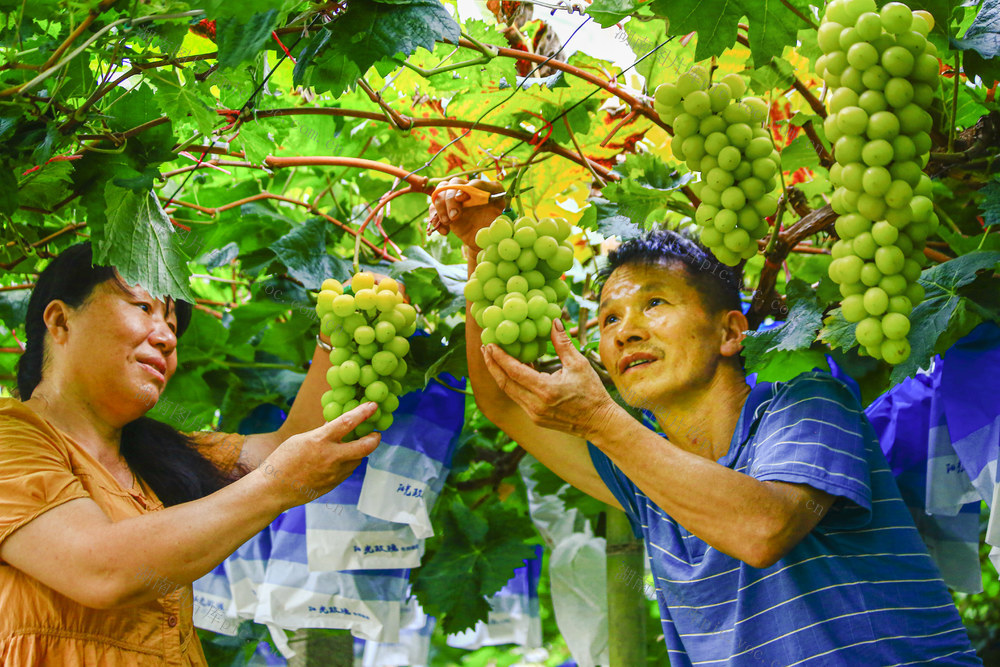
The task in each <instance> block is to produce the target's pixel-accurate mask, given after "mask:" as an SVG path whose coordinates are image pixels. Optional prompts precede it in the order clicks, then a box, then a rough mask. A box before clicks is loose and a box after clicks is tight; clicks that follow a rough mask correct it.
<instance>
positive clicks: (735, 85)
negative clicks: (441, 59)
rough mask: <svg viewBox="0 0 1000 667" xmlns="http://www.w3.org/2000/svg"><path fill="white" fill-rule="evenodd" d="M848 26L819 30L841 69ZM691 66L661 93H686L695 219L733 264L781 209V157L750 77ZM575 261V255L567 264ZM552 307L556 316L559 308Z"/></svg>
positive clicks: (681, 131) (685, 132)
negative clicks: (713, 80) (716, 74)
mask: <svg viewBox="0 0 1000 667" xmlns="http://www.w3.org/2000/svg"><path fill="white" fill-rule="evenodd" d="M842 29H843V27H840V28H837V29H836V30H834V29H833V28H825V29H824V31H823V35H822V36H821V38H820V39H821V40H822V44H823V48H824V50H825V51H827V55H825V56H823V57H824V58H825V61H824V63H825V65H824V66H825V67H827V68H832V69H833V70H838V71H840V70H842V69H843V68H844V67H846V66H847V65H848V63H847V60H846V55H845V53H844V52H843V51H841V50H839V49H840V48H841V47H840V31H841V30H842ZM860 51H861V52H864V51H865V49H863V48H862V49H860ZM836 54H839V55H836ZM861 55H862V56H864V55H865V54H864V53H862V54H861ZM867 55H868V56H870V57H873V64H874V62H877V60H878V53H877V52H875V53H871V52H868V53H867ZM838 58H839V60H842V61H843V63H842V64H841V63H839V62H838ZM692 72H693V73H688V74H685V75H683V76H682V77H681V79H680V80H679V82H678V84H675V85H672V87H671V88H667V89H665V90H664V93H663V95H664V99H665V100H668V101H672V99H673V98H672V94H673V90H674V89H675V88H676V90H677V91H678V92H679V93H680V95H681V103H680V104H681V108H682V109H683V112H682V113H680V114H678V115H676V116H675V118H674V121H673V130H674V140H673V151H674V154H675V156H677V157H678V158H679V159H683V160H687V162H688V165H689V167H690V168H691V170H692V171H700V172H701V173H702V178H701V180H700V181H697V182H695V183H694V184H692V187H693V189H694V191H695V193H696V194H697V195H698V197H699V198H700V199H701V203H700V205H699V207H698V209H697V210H696V211H695V223H696V224H697V225H698V227H699V228H700V234H699V236H700V239H701V241H702V243H704V244H705V245H706V246H708V248H709V249H710V250H711V251H712V252H713V253H714V254H715V255H716V257H717V258H718V259H719V260H720V261H721V262H723V263H725V264H729V265H735V264H737V263H739V261H740V260H741V259H747V258H749V257H752V256H753V255H754V254H755V253H756V248H757V241H758V240H759V239H761V238H763V237H764V236H765V235H766V234H767V232H768V225H767V222H766V221H765V220H764V218H766V217H768V216H771V215H773V214H774V212H775V210H776V209H777V197H776V196H774V194H773V191H774V190H775V189H776V188H777V187H778V182H777V179H776V178H775V176H776V175H777V173H778V168H779V165H780V162H779V156H778V153H777V152H776V151H775V150H774V144H773V141H772V139H771V134H770V131H769V130H767V129H766V128H765V127H764V124H763V122H764V120H765V119H766V118H767V115H768V105H767V103H766V102H764V100H761V99H759V98H756V97H744V93H745V92H746V84H745V82H744V81H743V78H742V77H741V76H739V75H738V74H728V75H726V76H724V77H723V78H722V81H721V82H720V83H717V84H713V85H712V86H711V87H709V85H708V77H707V74H706V73H705V72H704V71H703V68H700V67H697V66H696V67H695V68H692ZM681 82H683V85H681ZM663 85H671V84H663ZM842 97H844V96H842ZM654 98H655V93H654ZM706 98H707V99H708V107H707V109H706V104H705V100H706ZM844 102H845V103H848V102H850V103H854V102H856V96H855V98H854V99H850V98H848V97H844ZM675 104H676V103H675ZM862 113H864V112H863V111H862ZM661 115H662V113H661ZM865 122H866V123H867V116H866V118H865ZM862 147H863V142H862V144H861V145H859V146H858V153H859V159H860V151H861V148H862ZM571 265H572V262H571V261H570V262H568V263H567V265H566V268H567V269H568V268H569V266H571ZM547 315H548V316H549V317H550V319H551V318H553V317H558V314H557V313H547ZM541 331H542V327H539V333H541ZM525 345H527V343H525Z"/></svg>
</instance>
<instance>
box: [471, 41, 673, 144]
mask: <svg viewBox="0 0 1000 667" xmlns="http://www.w3.org/2000/svg"><path fill="white" fill-rule="evenodd" d="M459 45H460V46H464V47H466V48H470V49H471V48H475V46H474V45H473V44H472V42H470V41H468V40H466V39H461V40H459ZM497 55H499V56H503V57H505V58H516V59H518V60H527V61H529V62H533V63H536V64H541V63H543V62H544V63H545V65H546V66H547V67H551V68H552V69H556V70H560V71H562V72H565V73H566V74H572V75H573V76H576V77H579V78H581V79H583V80H584V81H586V82H587V83H591V84H593V85H595V86H597V87H598V88H603V89H604V90H606V91H607V92H608V93H610V94H611V95H614V96H615V97H617V98H619V99H621V100H622V101H623V102H625V103H626V104H628V105H629V106H631V107H632V108H633V110H635V111H637V112H638V113H639V115H641V116H644V117H646V118H647V119H648V120H650V121H652V122H653V124H654V125H657V126H659V127H662V128H663V129H664V130H667V131H668V132H669V131H670V128H669V126H668V125H667V124H666V123H664V122H663V121H662V120H660V116H659V115H658V114H657V113H656V112H655V111H654V110H653V108H652V107H651V106H649V105H647V104H644V103H643V102H642V101H641V100H639V99H638V98H637V97H635V96H634V95H632V94H631V93H628V92H626V91H624V90H621V89H620V88H618V86H617V85H615V84H614V83H611V82H608V81H605V80H604V79H602V78H601V77H599V76H597V75H595V74H591V73H590V72H587V71H586V70H583V69H580V68H579V67H576V66H575V65H570V64H569V63H566V62H564V61H562V60H556V59H555V58H551V59H550V58H547V57H545V56H542V55H539V54H537V53H529V52H526V51H518V50H517V49H508V48H506V47H497Z"/></svg>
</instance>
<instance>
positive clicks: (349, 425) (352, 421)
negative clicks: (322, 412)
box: [326, 401, 378, 442]
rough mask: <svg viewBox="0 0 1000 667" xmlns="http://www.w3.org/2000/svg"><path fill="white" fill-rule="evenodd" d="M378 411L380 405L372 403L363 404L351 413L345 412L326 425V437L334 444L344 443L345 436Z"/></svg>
mask: <svg viewBox="0 0 1000 667" xmlns="http://www.w3.org/2000/svg"><path fill="white" fill-rule="evenodd" d="M377 409H378V404H377V403H373V402H371V401H369V402H367V403H362V404H361V405H359V406H358V407H356V408H354V409H353V410H351V411H350V412H345V413H344V414H342V415H341V416H339V417H337V418H336V419H334V420H333V421H331V422H329V423H328V424H327V425H326V436H327V438H328V439H330V440H333V441H334V442H343V439H344V437H345V436H347V434H348V433H350V432H351V431H353V430H354V429H355V428H357V427H358V425H359V424H361V422H363V421H365V420H366V419H368V418H369V417H371V416H372V415H373V414H375V410H377Z"/></svg>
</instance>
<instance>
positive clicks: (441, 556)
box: [413, 495, 538, 634]
mask: <svg viewBox="0 0 1000 667" xmlns="http://www.w3.org/2000/svg"><path fill="white" fill-rule="evenodd" d="M434 513H435V519H436V520H435V521H434V525H435V526H440V530H435V536H434V537H433V538H431V539H429V540H428V542H427V548H428V553H431V552H432V551H433V555H431V556H430V558H426V557H425V562H424V565H423V567H421V568H420V570H419V571H416V572H417V576H416V577H415V580H414V582H413V592H414V594H415V595H416V596H417V599H418V600H419V601H420V604H421V606H422V607H423V608H424V610H425V611H426V612H427V613H428V614H431V615H433V616H437V617H438V619H439V621H440V622H441V624H442V628H443V630H444V631H445V633H447V634H452V633H455V632H461V631H462V630H466V629H468V628H471V627H473V626H475V624H476V622H477V621H479V620H486V618H487V616H488V614H489V611H490V605H489V602H488V601H487V596H491V595H493V594H494V593H496V592H497V591H499V590H500V589H501V588H503V586H504V584H506V583H507V582H508V581H510V578H511V577H512V576H513V574H514V569H515V568H518V567H521V566H523V565H524V560H525V559H528V558H532V557H533V556H534V555H535V549H534V547H533V546H531V544H530V543H536V542H537V541H538V536H537V534H536V533H535V531H534V529H533V527H532V526H531V523H530V522H528V521H525V520H524V517H523V516H521V515H520V514H519V513H518V512H516V511H515V510H512V509H509V508H507V507H505V506H504V505H503V504H502V503H501V502H500V501H499V500H498V499H497V498H496V496H492V495H491V496H489V499H488V500H487V501H486V502H484V503H483V504H482V505H480V506H479V507H477V508H476V512H475V513H473V512H472V510H470V509H469V508H468V506H466V504H465V503H464V502H463V501H462V499H461V498H460V497H458V496H451V497H442V498H440V499H439V500H438V506H437V507H435V512H434Z"/></svg>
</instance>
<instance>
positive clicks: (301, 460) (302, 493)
mask: <svg viewBox="0 0 1000 667" xmlns="http://www.w3.org/2000/svg"><path fill="white" fill-rule="evenodd" d="M377 407H378V406H377V404H375V403H364V404H362V405H359V406H358V407H356V408H354V409H353V410H351V411H350V412H347V413H345V414H343V415H341V416H340V417H338V418H337V419H334V420H333V421H331V422H327V423H326V424H323V425H322V426H320V427H319V428H315V429H313V430H311V431H306V432H304V433H299V434H297V435H293V436H292V437H290V438H288V439H287V440H285V441H284V442H283V443H281V444H280V445H279V446H278V448H277V449H275V450H274V451H273V452H271V454H270V456H268V457H267V458H266V459H265V460H264V461H263V462H261V464H260V466H259V467H258V468H257V470H259V471H260V472H261V473H263V474H264V475H265V478H266V479H267V480H268V482H269V484H268V485H267V486H268V489H269V490H270V491H272V492H273V493H274V496H275V498H276V499H278V501H279V502H280V504H281V507H283V508H285V509H289V508H292V507H295V506H296V505H302V504H304V503H307V502H309V501H310V500H312V499H313V498H316V497H317V496H320V495H323V494H325V493H327V492H329V491H330V490H331V489H332V488H334V487H335V486H337V485H338V484H340V483H341V482H343V481H344V480H345V479H347V478H348V477H350V475H351V473H352V472H353V471H354V469H355V468H356V467H358V464H360V463H361V459H363V458H364V457H366V456H368V455H369V454H371V453H372V452H373V451H374V450H375V448H376V447H378V445H379V443H380V442H381V440H382V434H381V433H370V434H368V435H366V436H364V437H363V438H360V439H358V440H352V441H348V442H343V441H342V438H344V437H345V436H346V435H347V434H348V433H350V432H351V431H353V430H354V429H355V428H356V427H357V426H358V424H360V423H361V422H363V421H365V420H366V419H368V418H369V417H371V416H372V415H373V414H374V413H375V410H376V408H377Z"/></svg>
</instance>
